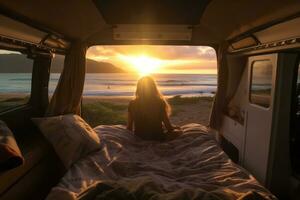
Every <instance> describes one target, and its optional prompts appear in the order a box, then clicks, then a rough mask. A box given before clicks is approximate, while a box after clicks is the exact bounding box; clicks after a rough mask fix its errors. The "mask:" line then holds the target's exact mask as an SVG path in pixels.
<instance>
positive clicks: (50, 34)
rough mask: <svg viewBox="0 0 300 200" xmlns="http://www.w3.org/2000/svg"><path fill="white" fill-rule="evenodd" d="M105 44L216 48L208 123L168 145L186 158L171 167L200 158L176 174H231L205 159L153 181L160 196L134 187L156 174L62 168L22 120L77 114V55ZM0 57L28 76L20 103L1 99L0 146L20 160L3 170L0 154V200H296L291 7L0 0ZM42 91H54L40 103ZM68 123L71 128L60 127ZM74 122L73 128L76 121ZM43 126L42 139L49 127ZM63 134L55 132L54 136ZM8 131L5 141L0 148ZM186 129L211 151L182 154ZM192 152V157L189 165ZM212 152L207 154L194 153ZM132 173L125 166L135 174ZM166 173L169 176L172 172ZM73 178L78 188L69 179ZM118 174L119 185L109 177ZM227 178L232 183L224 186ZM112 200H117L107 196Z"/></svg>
mask: <svg viewBox="0 0 300 200" xmlns="http://www.w3.org/2000/svg"><path fill="white" fill-rule="evenodd" d="M107 45H153V46H156V45H160V46H164V45H167V46H169V47H172V46H208V47H211V48H213V49H214V50H215V52H216V62H217V91H216V94H215V95H214V101H213V104H212V108H211V109H210V113H208V115H210V120H209V124H208V125H207V126H206V124H203V125H201V126H200V125H199V126H198V125H195V124H194V125H190V126H188V125H187V126H185V125H184V126H182V129H183V132H184V138H185V137H186V138H185V139H184V138H183V139H182V140H184V141H181V142H183V143H179V141H178V143H176V142H177V140H174V142H173V143H174V144H175V143H176V146H177V147H178V148H179V147H180V148H181V147H182V149H181V150H180V152H181V151H182V152H186V154H182V157H177V158H176V166H177V164H178V163H179V164H180V162H182V163H184V162H187V160H188V159H198V158H196V157H199V159H204V158H206V159H204V160H201V164H199V163H197V162H198V161H197V162H196V161H195V162H190V163H189V164H184V165H183V166H182V167H191V168H190V172H191V171H193V170H198V169H200V168H201V167H203V166H212V165H208V163H211V162H212V160H213V159H216V160H217V161H218V162H219V161H220V162H221V160H222V159H223V160H222V162H223V161H224V159H225V158H227V160H226V159H225V160H226V163H225V161H224V166H225V165H226V167H228V166H230V167H229V168H226V170H227V171H226V170H225V168H221V167H219V164H216V163H218V162H217V161H214V162H216V163H215V164H214V167H213V168H206V169H204V168H203V170H204V172H200V171H199V172H198V171H197V172H195V174H193V176H192V175H191V176H189V178H187V177H188V175H186V176H185V177H184V179H179V178H178V176H180V175H176V176H174V177H173V176H172V177H173V178H170V177H171V175H170V176H169V177H168V178H166V179H164V180H165V181H166V182H168V181H169V182H168V187H165V185H164V183H165V182H162V183H161V184H162V185H163V186H162V185H155V186H153V185H147V184H145V187H141V188H142V189H141V188H140V186H139V184H141V182H139V180H141V178H143V177H146V178H147V180H148V179H149V180H155V179H156V178H157V177H158V175H157V174H156V175H157V176H154V175H151V174H152V173H156V172H153V171H151V170H150V171H151V172H149V171H147V170H146V171H145V168H143V169H142V170H143V171H142V172H141V173H136V174H135V173H133V174H130V177H134V178H135V179H134V180H135V182H134V181H133V182H130V180H131V179H130V178H128V177H129V175H128V174H129V171H130V170H129V167H133V164H132V163H131V164H130V165H129V164H128V163H129V162H128V160H126V162H125V161H124V160H123V161H124V162H122V160H121V161H118V162H115V163H116V164H114V162H113V161H111V163H112V164H107V165H105V166H106V167H103V168H101V167H99V166H100V165H99V166H98V167H99V169H98V170H100V171H101V170H102V171H104V172H103V173H104V175H103V176H104V177H109V176H110V175H108V174H109V172H110V170H111V169H110V168H109V167H111V168H114V167H115V168H117V172H120V173H121V172H122V173H121V175H120V174H119V175H118V176H115V175H114V176H113V177H114V178H112V179H111V180H110V181H112V180H114V181H115V182H114V183H113V184H111V182H109V184H107V183H106V182H105V181H103V180H104V179H101V178H95V177H98V175H97V176H96V175H94V174H92V173H93V172H91V171H89V170H88V169H89V168H88V167H89V166H88V165H89V164H83V162H79V163H76V164H75V165H73V167H71V168H70V165H69V164H67V165H66V163H65V162H62V160H61V158H60V156H61V155H60V154H58V153H57V151H56V147H55V144H54V145H53V144H52V142H51V141H50V142H49V138H47V136H46V137H45V134H42V133H41V132H43V131H42V130H41V127H40V126H39V125H38V126H37V125H36V121H35V120H33V118H34V119H35V118H38V119H41V118H43V117H54V116H63V115H65V114H76V116H80V113H81V112H80V110H81V105H82V104H81V98H82V92H83V87H84V79H85V71H86V68H85V64H86V52H87V49H88V48H92V47H93V46H107ZM0 49H1V50H0V52H1V53H2V52H16V53H17V54H20V55H22V56H23V57H22V61H21V62H22V63H24V66H25V64H26V66H29V67H28V68H26V69H25V70H24V69H20V71H18V73H22V72H26V73H27V72H30V74H31V76H30V78H29V79H30V81H29V83H30V85H27V86H26V87H27V88H29V90H28V92H27V95H26V97H24V98H22V99H21V100H20V99H12V100H11V102H7V101H5V100H2V99H1V100H0V119H1V121H2V122H3V123H2V122H1V123H0V125H1V128H0V144H1V145H0V148H2V146H3V147H5V145H6V144H7V143H9V142H11V138H13V139H14V140H15V142H14V143H13V144H14V146H17V148H18V149H19V152H18V154H19V155H22V158H21V159H17V160H13V161H12V160H9V162H10V163H11V164H9V165H7V164H6V163H7V161H8V159H9V158H7V157H5V156H6V155H5V153H3V152H2V151H3V150H1V149H0V158H1V157H2V158H1V159H0V160H1V162H0V165H1V166H0V170H1V172H0V199H3V200H6V199H7V200H12V199H45V198H47V199H97V198H99V199H114V198H115V199H116V198H117V197H119V198H117V199H120V197H124V199H126V198H128V199H132V198H136V199H148V198H149V199H150V198H153V199H291V200H296V199H300V159H299V158H300V129H299V125H300V121H299V119H300V2H299V1H297V0H288V1H279V0H278V1H277V0H275V1H274V0H273V1H270V0H265V1H251V0H245V1H228V0H203V1H196V0H186V1H179V0H176V1H169V0H168V1H157V0H153V1H150V0H146V1H137V0H132V1H125V0H111V1H106V0H85V1H80V0H75V1H58V0H52V1H47V0H45V1H38V0H28V1H16V0H14V1H12V0H10V1H9V0H3V1H1V2H0ZM57 57H61V58H62V59H63V60H64V64H63V65H64V68H63V69H62V71H61V75H60V78H59V80H57V85H52V86H51V85H49V80H50V75H51V70H53V69H51V66H52V63H53V61H54V60H55V58H57ZM16 60H17V59H16V58H15V57H13V56H11V57H9V58H8V59H2V60H0V73H1V74H3V75H2V76H1V75H0V77H1V79H2V80H0V82H1V81H5V80H6V79H7V78H10V79H13V78H14V77H16V76H17V73H9V75H8V73H7V72H8V71H9V67H6V68H5V67H4V66H9V65H13V63H14V62H15V61H16ZM22 70H23V71H22ZM183 70H184V68H183ZM10 87H14V85H10ZM24 87H25V86H24ZM49 88H52V89H53V90H55V92H54V91H53V93H51V94H50V92H49V91H50V90H49ZM0 90H1V91H5V88H1V89H0ZM1 95H2V94H0V97H1ZM52 95H53V96H52ZM100 95H101V94H100ZM68 120H71V119H69V118H68V119H66V120H65V121H64V123H67V122H68ZM72 120H73V118H72ZM75 120H81V119H78V118H77V117H75ZM53 123H54V122H53ZM55 123H56V122H55ZM80 123H83V122H82V121H80ZM112 125H113V124H112ZM2 126H3V127H6V128H2ZM43 126H44V128H45V127H46V130H47V131H50V130H51V129H52V128H51V126H53V125H52V124H51V123H49V124H47V123H45V124H43ZM64 126H65V127H67V126H68V125H66V124H65V125H64ZM62 127H63V126H61V127H60V128H58V129H56V130H55V131H56V132H57V133H58V132H59V131H61V130H60V129H61V128H62ZM62 129H63V128H62ZM194 129H195V130H194ZM8 130H9V132H10V133H11V135H10V139H9V140H7V141H9V142H7V141H6V140H5V138H7V135H5V134H6V133H5V132H7V131H8ZM193 130H194V132H197V131H198V132H199V131H200V132H201V133H202V135H204V136H203V137H207V138H208V137H211V136H212V135H214V136H213V137H212V138H213V139H211V138H210V140H214V142H215V143H213V145H212V146H206V145H208V143H204V142H203V143H201V142H199V143H197V144H196V143H195V144H194V146H193V147H189V146H188V145H187V144H189V141H191V142H192V141H194V142H197V141H202V139H198V138H197V137H198V136H194V135H193ZM95 131H96V132H97V131H100V134H101V133H103V135H104V136H103V138H104V139H103V138H100V143H101V141H103V142H104V141H108V139H107V138H109V136H107V135H105V134H107V133H106V132H112V133H113V134H117V133H121V132H122V131H126V130H121V128H120V126H111V127H109V126H108V125H107V126H103V127H102V128H99V129H97V128H96V130H95ZM97 133H98V132H97ZM208 135H210V136H208ZM111 137H112V136H111ZM114 137H117V136H114ZM188 137H191V138H192V139H191V138H190V140H189V138H188ZM194 137H195V138H194ZM199 137H200V136H199ZM3 138H4V139H3ZM207 140H208V139H207ZM98 142H99V141H98ZM184 142H185V143H184ZM173 143H167V144H166V145H172V144H173ZM126 144H127V143H126ZM142 144H144V143H142ZM210 144H211V143H210ZM107 145H108V143H107ZM145 145H146V144H145ZM147 145H148V143H147ZM157 145H158V147H159V148H160V150H161V152H160V153H161V155H167V153H166V152H168V150H166V148H167V146H163V144H157ZM180 145H182V146H180ZM108 146H109V145H108ZM200 146H202V148H203V149H202V150H201V153H199V154H195V156H194V157H195V158H194V157H193V158H189V155H194V153H195V152H196V151H197V148H200ZM90 147H91V146H90ZM135 147H136V146H135ZM168 147H170V146H168ZM177 147H176V148H174V149H173V150H174V152H177ZM204 147H205V149H204ZM107 148H108V147H107ZM132 148H133V147H132ZM141 148H142V147H141ZM189 148H190V149H189ZM214 148H217V150H216V151H212V152H210V153H205V152H206V150H209V151H210V149H214ZM124 149H126V147H125V146H124ZM129 149H130V148H129ZM162 149H164V151H166V152H164V151H162ZM160 150H159V151H160ZM102 151H103V149H102V150H101V152H102ZM153 151H154V150H151V152H153ZM199 151H200V150H199ZM113 152H118V150H116V149H114V150H113ZM137 152H140V151H137ZM178 152H179V150H178ZM191 152H192V153H191ZM164 153H165V154H164ZM101 155H102V154H101ZM131 155H133V154H131ZM134 155H135V154H134ZM147 155H150V153H148V154H147V153H145V154H144V155H143V156H144V158H146V157H147ZM151 155H152V154H151ZM153 155H154V154H153ZM178 155H179V154H178ZM217 155H218V157H217ZM220 155H221V157H219V156H220ZM97 156H99V155H98V154H97ZM155 156H156V155H155ZM206 156H207V157H206ZM104 157H105V156H104ZM166 157H168V156H166ZM166 157H164V158H165V159H167V158H166ZM93 158H94V157H93ZM132 158H133V157H132ZM151 158H152V159H154V158H156V157H151ZM89 159H90V160H91V159H92V157H89ZM101 159H102V158H101ZM103 159H104V158H103ZM127 159H129V158H127ZM139 159H141V160H143V159H142V157H137V160H139ZM170 159H171V157H170ZM154 160H155V159H154ZM102 161H103V162H104V160H101V162H102ZM89 162H90V161H89ZM97 162H100V161H97ZM170 162H171V161H170ZM172 162H175V160H173V161H172ZM199 162H200V161H199ZM120 163H122V165H121V164H120ZM125 163H127V164H125ZM153 163H155V162H154V161H153ZM117 164H118V165H117ZM90 165H92V164H90ZM153 165H155V164H153ZM66 166H68V167H66ZM141 166H142V165H138V164H136V165H134V168H139V167H141ZM165 166H169V165H165ZM178 166H179V165H178ZM80 167H82V168H80ZM115 168H114V170H116V169H115ZM141 168H142V167H141ZM163 168H164V167H162V169H163ZM166 168H167V167H166ZM84 169H85V170H84ZM147 169H148V168H147ZM155 169H156V170H158V168H155ZM159 169H160V168H159ZM176 169H178V170H179V169H181V168H179V167H178V168H176ZM201 169H202V168H201ZM80 170H81V171H80ZM106 170H107V171H106ZM165 170H166V171H167V172H170V173H172V170H171V169H165ZM220 170H221V171H220ZM222 170H224V173H222V174H221V172H223V171H222ZM228 170H229V171H228ZM230 170H232V171H230ZM154 171H155V170H154ZM174 171H176V170H175V168H174ZM237 171H238V172H239V173H237ZM75 172H76V173H75ZM167 172H161V173H165V174H163V175H166V173H167ZM78 173H79V174H83V175H84V176H86V177H88V178H86V179H84V178H82V177H77V175H78ZM101 173H102V172H101ZM105 173H107V174H105ZM157 173H158V172H157ZM182 173H183V172H182ZM124 174H125V175H124ZM149 174H150V175H149ZM179 174H180V173H179ZM200 174H201V176H199V175H200ZM123 175H124V177H125V178H122V179H121V178H116V177H119V176H122V177H123ZM101 177H102V175H101ZM149 177H150V178H149ZM153 177H154V178H153ZM201 177H202V178H201ZM207 177H210V178H207ZM233 177H234V178H233ZM176 178H177V179H176ZM96 179H97V180H96ZM79 180H80V181H81V182H80V181H79ZM105 180H106V179H105ZM183 180H184V181H183ZM229 180H230V181H231V183H230V185H227V184H229V183H228V182H229ZM241 180H244V181H243V182H242V181H241ZM68 181H69V182H68ZM126 181H128V183H129V182H130V183H131V185H130V189H128V188H127V189H128V190H130V192H128V191H127V192H126V195H127V196H126V195H125V196H124V193H123V192H124V188H122V187H121V186H120V185H122V184H123V183H124V184H125V182H126ZM176 181H177V182H179V183H178V185H176V184H177V182H176ZM199 181H200V182H201V184H200V183H199ZM210 181H211V182H210ZM239 181H241V182H239ZM79 182H80V183H79ZM104 182H105V185H103V184H104ZM175 182H176V184H175ZM233 182H235V183H234V184H233ZM96 183H97V184H98V185H97V184H96ZM99 183H100V185H99ZM147 183H148V182H147ZM151 183H152V182H151ZM248 183H249V185H247V184H248ZM208 184H211V185H208ZM194 185H196V187H194ZM201 185H203V187H202V186H201ZM177 186H178V187H177ZM116 188H119V190H118V189H116ZM120 188H122V189H120ZM132 188H139V189H136V190H134V189H132ZM160 188H163V189H160ZM174 188H175V189H174ZM212 188H213V189H212ZM152 190H154V191H156V192H157V191H159V192H158V193H159V195H158V194H157V193H151V192H150V191H152ZM133 191H134V192H135V193H134V192H133ZM119 192H121V194H122V195H121V196H115V195H118V194H119ZM116 193H118V194H116ZM132 193H134V195H135V196H134V195H133V194H132ZM104 194H105V195H106V196H105V195H104ZM191 194H193V195H194V196H193V195H191ZM130 195H133V196H130ZM151 195H152V196H151ZM155 195H158V196H155ZM125 197H126V198H125Z"/></svg>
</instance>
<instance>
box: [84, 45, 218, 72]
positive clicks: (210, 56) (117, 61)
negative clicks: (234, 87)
mask: <svg viewBox="0 0 300 200" xmlns="http://www.w3.org/2000/svg"><path fill="white" fill-rule="evenodd" d="M87 58H89V59H93V60H96V61H103V62H109V63H112V64H114V65H115V66H117V67H120V68H123V69H125V70H127V71H133V72H138V73H140V74H149V73H175V74H216V73H217V71H216V70H217V62H216V53H215V50H214V49H213V48H211V47H207V46H154V45H152V46H150V45H122V46H121V45H119V46H93V47H90V48H89V49H88V52H87Z"/></svg>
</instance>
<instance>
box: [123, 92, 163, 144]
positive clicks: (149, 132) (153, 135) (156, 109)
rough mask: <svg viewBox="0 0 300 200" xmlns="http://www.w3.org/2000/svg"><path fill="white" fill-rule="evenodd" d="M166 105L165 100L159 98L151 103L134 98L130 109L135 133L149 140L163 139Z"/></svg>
mask: <svg viewBox="0 0 300 200" xmlns="http://www.w3.org/2000/svg"><path fill="white" fill-rule="evenodd" d="M165 106H166V105H165V102H164V101H163V100H161V99H159V98H156V99H152V100H151V102H149V103H148V102H145V101H141V100H140V99H134V100H132V101H131V102H130V103H129V107H128V111H129V114H130V116H131V117H132V119H133V121H134V133H135V134H136V135H137V136H139V137H141V138H143V139H147V140H163V139H164V133H163V126H162V122H163V118H164V114H165Z"/></svg>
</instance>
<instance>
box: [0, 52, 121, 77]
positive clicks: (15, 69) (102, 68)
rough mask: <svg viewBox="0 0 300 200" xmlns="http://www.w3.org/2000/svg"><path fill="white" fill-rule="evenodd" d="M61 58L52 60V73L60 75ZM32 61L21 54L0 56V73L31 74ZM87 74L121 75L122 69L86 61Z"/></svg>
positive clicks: (57, 57)
mask: <svg viewBox="0 0 300 200" xmlns="http://www.w3.org/2000/svg"><path fill="white" fill-rule="evenodd" d="M63 58H64V57H63V56H56V57H55V58H54V59H53V60H52V67H51V72H52V73H60V72H61V71H62V67H63V63H64V60H63ZM32 63H33V61H32V60H31V59H28V58H26V56H25V55H21V54H0V73H31V67H32ZM86 67H87V73H123V72H125V71H124V70H123V69H121V68H119V67H116V66H115V65H113V64H111V63H107V62H97V61H95V60H91V59H87V60H86Z"/></svg>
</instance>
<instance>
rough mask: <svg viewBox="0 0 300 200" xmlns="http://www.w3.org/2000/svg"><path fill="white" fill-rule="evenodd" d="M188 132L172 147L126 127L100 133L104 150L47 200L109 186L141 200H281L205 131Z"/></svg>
mask: <svg viewBox="0 0 300 200" xmlns="http://www.w3.org/2000/svg"><path fill="white" fill-rule="evenodd" d="M182 129H183V132H184V133H183V134H182V135H181V136H180V137H178V138H176V139H174V140H172V141H168V142H151V141H144V140H141V139H139V138H137V137H135V136H134V135H133V134H132V133H131V132H129V131H127V130H126V129H125V127H124V126H121V125H118V126H117V125H116V126H98V127H96V128H95V131H96V132H97V133H98V134H99V136H100V138H101V143H102V145H103V146H102V149H101V150H99V151H97V152H95V153H92V154H90V155H89V156H87V157H85V158H83V159H81V160H79V161H78V162H77V163H76V164H74V165H73V166H72V167H71V168H70V170H69V171H68V172H67V173H66V174H65V176H64V177H63V178H62V179H61V181H60V183H59V184H58V185H57V186H55V187H54V188H53V189H52V190H51V192H50V193H49V195H48V197H47V199H48V200H50V199H51V200H52V199H55V200H57V199H76V198H78V197H79V196H81V195H82V194H86V192H85V191H86V190H88V189H89V188H95V187H96V185H97V184H98V186H99V184H105V183H107V184H108V185H112V187H113V186H114V184H115V185H118V187H121V188H124V189H125V190H126V191H128V192H129V193H130V194H132V195H135V197H137V199H140V198H141V195H143V196H142V198H143V199H145V198H146V197H147V198H148V197H149V199H150V198H151V199H239V198H241V199H244V197H246V198H245V199H248V197H252V198H250V199H257V198H260V197H264V198H263V199H276V198H275V197H274V196H273V195H271V194H270V193H269V192H268V191H267V190H266V189H265V188H264V187H263V186H261V185H260V184H259V183H258V182H257V181H256V179H255V178H254V177H253V176H252V175H250V174H249V173H248V172H247V171H246V170H244V169H242V168H241V167H239V166H238V165H236V164H234V163H233V162H232V161H231V160H230V159H229V158H228V157H227V155H226V154H225V153H224V152H223V151H222V150H221V149H220V147H219V146H218V144H217V142H216V141H215V139H214V135H213V134H212V133H210V132H208V131H207V129H206V128H205V127H204V126H201V125H199V124H188V125H185V126H183V127H182ZM100 187H101V185H100ZM98 188H99V187H98ZM90 190H91V189H90ZM106 192H108V193H109V191H106ZM110 195H111V194H110ZM98 199H101V198H100V197H99V198H98ZM104 199H105V198H104Z"/></svg>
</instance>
